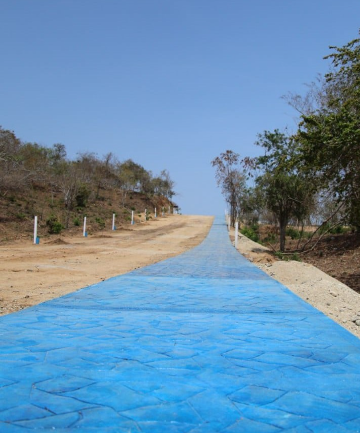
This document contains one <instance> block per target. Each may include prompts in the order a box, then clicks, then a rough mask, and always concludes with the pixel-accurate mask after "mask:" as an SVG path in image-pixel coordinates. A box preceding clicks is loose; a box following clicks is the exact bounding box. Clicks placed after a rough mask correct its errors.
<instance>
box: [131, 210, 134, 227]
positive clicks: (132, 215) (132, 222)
mask: <svg viewBox="0 0 360 433" xmlns="http://www.w3.org/2000/svg"><path fill="white" fill-rule="evenodd" d="M133 224H134V211H133V210H132V211H131V225H133Z"/></svg>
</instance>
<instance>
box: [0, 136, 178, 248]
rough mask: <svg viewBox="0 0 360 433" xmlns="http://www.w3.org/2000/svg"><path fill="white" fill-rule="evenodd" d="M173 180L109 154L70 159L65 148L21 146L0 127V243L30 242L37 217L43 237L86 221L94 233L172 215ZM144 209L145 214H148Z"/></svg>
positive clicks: (80, 156)
mask: <svg viewBox="0 0 360 433" xmlns="http://www.w3.org/2000/svg"><path fill="white" fill-rule="evenodd" d="M174 195H175V191H174V181H173V180H172V179H171V177H170V174H169V172H168V171H167V170H163V171H162V172H161V173H160V174H159V175H156V176H155V175H153V174H152V172H151V171H149V170H147V169H145V168H144V167H143V166H141V165H140V164H137V163H136V162H134V161H132V160H131V159H129V160H126V161H120V160H118V158H117V157H116V156H115V155H114V154H112V153H108V154H106V155H105V156H103V157H102V158H99V157H98V156H97V155H96V154H94V153H90V152H86V153H79V154H78V155H77V157H76V158H75V159H69V158H68V157H67V152H66V148H65V146H64V145H63V144H54V145H53V146H52V147H45V146H41V145H39V144H37V143H28V142H23V141H21V140H20V139H19V138H18V137H17V136H16V135H15V133H14V132H13V131H9V130H6V129H4V128H2V127H0V240H1V241H8V240H12V239H16V238H21V237H23V236H26V237H29V236H30V234H31V232H32V230H33V221H34V216H35V215H36V216H38V218H39V223H40V231H39V234H40V235H41V236H45V235H48V234H60V233H62V232H63V231H74V230H75V231H77V232H79V230H81V226H82V224H83V218H84V216H86V217H87V219H88V226H87V227H88V229H89V231H90V232H96V231H99V230H103V229H104V228H109V229H110V228H111V225H112V215H113V214H114V213H115V215H116V222H117V223H118V224H120V223H125V222H130V220H131V213H132V211H134V213H135V216H136V218H137V220H138V221H140V220H143V221H145V220H149V219H151V218H153V217H154V211H155V208H157V213H158V215H160V214H161V213H162V211H165V210H166V212H168V209H169V206H170V208H171V211H172V210H173V208H174V206H176V205H175V203H174V202H173V201H172V199H173V197H174ZM145 209H147V214H146V215H145Z"/></svg>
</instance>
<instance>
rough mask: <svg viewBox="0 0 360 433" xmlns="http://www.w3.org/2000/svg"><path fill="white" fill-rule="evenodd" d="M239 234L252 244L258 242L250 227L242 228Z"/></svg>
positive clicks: (256, 235)
mask: <svg viewBox="0 0 360 433" xmlns="http://www.w3.org/2000/svg"><path fill="white" fill-rule="evenodd" d="M240 233H242V234H243V235H244V236H246V237H247V238H249V239H251V240H252V241H254V242H259V240H260V238H259V235H258V234H257V233H256V232H255V231H254V230H253V229H252V228H251V227H244V228H243V229H241V230H240Z"/></svg>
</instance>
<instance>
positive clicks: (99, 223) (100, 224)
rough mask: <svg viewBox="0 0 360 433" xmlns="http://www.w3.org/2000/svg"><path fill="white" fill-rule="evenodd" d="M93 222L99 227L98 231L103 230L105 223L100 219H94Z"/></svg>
mask: <svg viewBox="0 0 360 433" xmlns="http://www.w3.org/2000/svg"><path fill="white" fill-rule="evenodd" d="M95 222H96V223H97V224H98V225H99V227H100V229H104V228H105V221H104V220H103V219H102V218H100V217H96V218H95Z"/></svg>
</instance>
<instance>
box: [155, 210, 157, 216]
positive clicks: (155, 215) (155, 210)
mask: <svg viewBox="0 0 360 433" xmlns="http://www.w3.org/2000/svg"><path fill="white" fill-rule="evenodd" d="M156 216H157V215H156V208H155V218H156Z"/></svg>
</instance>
